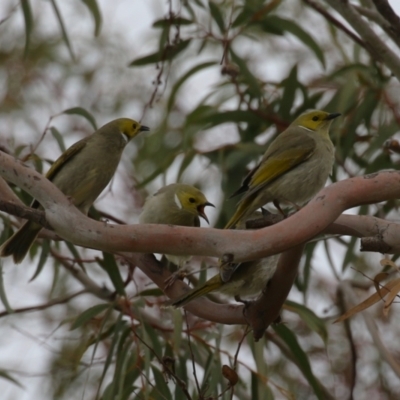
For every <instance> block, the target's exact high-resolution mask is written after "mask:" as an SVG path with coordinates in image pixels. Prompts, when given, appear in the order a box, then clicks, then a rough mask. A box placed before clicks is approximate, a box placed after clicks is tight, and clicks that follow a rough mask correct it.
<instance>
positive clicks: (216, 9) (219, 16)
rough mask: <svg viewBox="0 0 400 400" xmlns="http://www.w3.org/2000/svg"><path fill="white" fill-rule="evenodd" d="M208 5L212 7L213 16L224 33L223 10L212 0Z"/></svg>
mask: <svg viewBox="0 0 400 400" xmlns="http://www.w3.org/2000/svg"><path fill="white" fill-rule="evenodd" d="M208 7H210V13H211V16H212V17H213V19H214V21H215V22H216V23H217V25H218V28H219V30H220V32H221V33H224V32H225V22H224V17H223V16H222V12H221V10H220V9H219V7H218V6H217V4H215V2H214V1H212V0H210V1H209V2H208Z"/></svg>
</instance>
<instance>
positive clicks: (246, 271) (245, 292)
mask: <svg viewBox="0 0 400 400" xmlns="http://www.w3.org/2000/svg"><path fill="white" fill-rule="evenodd" d="M261 217H262V214H261V213H260V212H253V213H252V215H251V216H249V217H248V219H247V220H246V223H247V222H248V221H251V220H255V219H259V218H261ZM245 228H246V227H245V224H244V223H243V220H242V221H241V222H240V223H239V224H238V225H237V226H236V229H245ZM278 259H279V254H275V255H272V256H269V257H265V258H262V259H258V260H253V261H247V262H243V263H239V264H237V265H235V267H234V268H233V269H234V272H233V274H232V276H231V278H230V280H229V281H228V282H224V281H223V280H222V278H221V275H220V274H219V273H218V274H216V275H214V276H213V277H212V278H210V279H208V280H207V281H206V282H205V283H204V284H202V285H200V286H198V287H195V288H193V289H192V290H190V291H188V292H187V293H185V294H184V295H182V296H180V297H178V298H177V299H174V300H170V301H168V302H167V305H171V306H173V307H175V308H179V307H182V306H184V305H186V304H187V303H189V302H190V301H192V300H194V299H196V298H198V297H200V296H204V295H205V294H207V293H210V292H219V293H222V294H225V295H228V296H232V297H234V298H235V300H236V301H243V298H244V297H254V296H256V295H259V294H260V293H261V292H262V291H263V290H265V289H266V287H267V284H268V281H269V280H270V279H271V278H272V276H273V275H274V273H275V270H276V267H277V264H278Z"/></svg>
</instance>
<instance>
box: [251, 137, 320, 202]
mask: <svg viewBox="0 0 400 400" xmlns="http://www.w3.org/2000/svg"><path fill="white" fill-rule="evenodd" d="M315 146H316V144H315V140H314V139H313V138H311V137H309V136H305V135H299V136H297V137H294V138H293V137H292V138H291V143H290V147H289V148H282V147H281V148H277V149H274V150H275V151H271V152H269V151H267V153H266V154H265V156H264V158H263V160H262V161H261V163H260V164H259V165H258V166H257V167H256V169H255V171H254V172H253V174H251V176H249V178H250V180H249V182H248V183H247V186H248V189H249V190H248V192H247V195H251V194H252V193H255V192H257V191H258V190H260V189H261V188H262V187H264V186H266V185H268V184H269V183H270V182H272V181H273V180H274V179H276V178H279V177H280V176H281V175H284V174H285V173H286V172H288V171H290V170H291V169H293V168H294V167H296V166H297V165H299V164H301V163H302V162H304V161H306V160H307V159H308V158H310V157H311V156H312V154H313V153H314V150H315Z"/></svg>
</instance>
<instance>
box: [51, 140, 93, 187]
mask: <svg viewBox="0 0 400 400" xmlns="http://www.w3.org/2000/svg"><path fill="white" fill-rule="evenodd" d="M86 144H87V138H85V139H82V140H80V141H79V142H76V143H75V144H73V145H72V146H71V147H70V148H68V149H67V150H66V151H65V152H64V153H63V154H62V155H61V156H60V157H59V158H58V159H57V160H56V161H55V162H54V163H53V165H52V166H51V167H50V169H49V170H48V171H47V174H46V178H47V179H48V180H50V181H52V180H53V178H54V177H55V176H56V175H57V173H58V172H59V171H60V169H61V167H62V166H63V165H65V163H67V162H68V161H69V160H71V159H72V158H73V157H75V156H76V155H77V154H78V153H79V152H80V151H81V150H82V149H83V148H84V147H85V146H86Z"/></svg>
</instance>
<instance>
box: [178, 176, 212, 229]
mask: <svg viewBox="0 0 400 400" xmlns="http://www.w3.org/2000/svg"><path fill="white" fill-rule="evenodd" d="M175 189H176V190H175V203H176V204H177V206H178V207H179V208H181V209H183V210H185V211H187V212H190V213H191V214H194V215H196V216H199V217H201V218H203V219H204V220H206V221H207V223H209V221H208V218H207V215H206V213H205V212H204V208H205V207H206V206H211V207H214V205H213V204H212V203H210V202H209V201H208V200H207V198H206V196H204V194H203V193H202V192H201V191H200V190H199V189H196V188H195V187H194V186H190V185H184V184H176V187H175Z"/></svg>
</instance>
